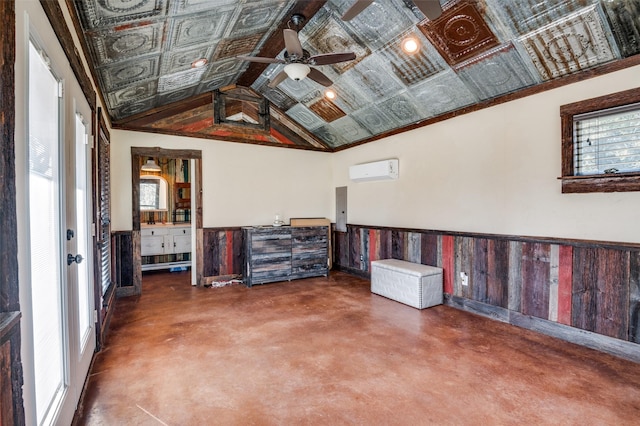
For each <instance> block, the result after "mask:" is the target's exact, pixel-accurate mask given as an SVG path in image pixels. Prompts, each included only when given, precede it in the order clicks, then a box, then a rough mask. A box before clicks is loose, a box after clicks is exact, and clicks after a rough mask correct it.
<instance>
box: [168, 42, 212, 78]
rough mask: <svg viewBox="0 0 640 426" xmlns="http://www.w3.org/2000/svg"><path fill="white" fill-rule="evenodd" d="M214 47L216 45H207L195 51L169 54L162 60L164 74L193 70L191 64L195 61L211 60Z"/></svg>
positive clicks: (194, 49)
mask: <svg viewBox="0 0 640 426" xmlns="http://www.w3.org/2000/svg"><path fill="white" fill-rule="evenodd" d="M214 47H215V45H212V44H205V45H202V46H198V47H196V48H193V49H188V50H181V51H172V52H167V53H165V54H164V56H163V58H162V73H163V74H173V73H175V72H178V71H185V70H188V69H191V64H192V63H193V62H194V61H195V60H197V59H202V58H204V59H206V60H209V58H210V57H211V52H213V48H214Z"/></svg>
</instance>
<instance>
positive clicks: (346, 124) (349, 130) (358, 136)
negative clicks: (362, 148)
mask: <svg viewBox="0 0 640 426" xmlns="http://www.w3.org/2000/svg"><path fill="white" fill-rule="evenodd" d="M331 127H333V129H334V130H335V131H336V132H337V133H338V134H339V135H340V136H341V137H343V138H344V139H346V140H347V142H355V141H359V140H362V139H366V138H368V137H370V136H371V133H370V132H369V131H368V130H367V129H365V128H364V127H362V126H360V124H358V123H357V122H356V121H355V120H354V119H353V118H351V117H349V116H345V117H342V118H341V119H339V120H336V121H334V122H332V123H331Z"/></svg>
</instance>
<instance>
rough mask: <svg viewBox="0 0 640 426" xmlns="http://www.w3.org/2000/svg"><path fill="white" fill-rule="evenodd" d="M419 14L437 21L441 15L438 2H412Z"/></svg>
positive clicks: (414, 0)
mask: <svg viewBox="0 0 640 426" xmlns="http://www.w3.org/2000/svg"><path fill="white" fill-rule="evenodd" d="M413 3H414V4H415V5H416V7H417V8H418V9H420V12H422V13H424V16H426V17H427V18H429V19H430V20H432V21H433V20H434V19H438V18H439V17H440V15H442V6H440V1H439V0H413Z"/></svg>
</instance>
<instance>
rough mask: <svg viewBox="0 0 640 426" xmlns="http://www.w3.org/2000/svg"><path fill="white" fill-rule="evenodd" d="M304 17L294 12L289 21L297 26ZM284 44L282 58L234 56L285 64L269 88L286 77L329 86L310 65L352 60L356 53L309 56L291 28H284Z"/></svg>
mask: <svg viewBox="0 0 640 426" xmlns="http://www.w3.org/2000/svg"><path fill="white" fill-rule="evenodd" d="M304 19H305V18H304V16H302V15H300V14H295V15H293V16H292V17H291V22H293V24H294V25H296V27H298V26H299V25H300V24H301V23H302V22H304ZM284 46H285V52H284V59H278V58H264V57H261V56H237V57H236V58H237V59H240V60H243V61H251V62H260V63H263V64H286V65H285V66H284V70H282V71H280V72H279V73H278V75H276V76H275V77H274V78H273V80H271V82H270V83H269V84H268V86H269V87H271V88H274V87H276V86H277V85H278V84H280V83H282V82H283V81H284V80H285V79H286V78H287V77H289V78H290V79H292V80H296V81H299V80H302V79H304V78H305V77H309V78H310V79H311V80H313V81H315V82H316V83H319V84H322V85H323V86H326V87H328V86H331V85H332V84H333V82H332V81H331V79H329V77H327V76H326V75H324V74H323V73H322V72H321V71H319V70H317V69H315V68H311V67H312V66H315V65H331V64H337V63H339V62H345V61H352V60H354V59H355V58H356V54H355V53H353V52H343V53H325V54H322V55H314V56H311V55H310V54H309V52H308V51H306V50H305V49H303V48H302V44H301V43H300V39H299V38H298V33H297V32H296V31H295V30H292V29H285V30H284Z"/></svg>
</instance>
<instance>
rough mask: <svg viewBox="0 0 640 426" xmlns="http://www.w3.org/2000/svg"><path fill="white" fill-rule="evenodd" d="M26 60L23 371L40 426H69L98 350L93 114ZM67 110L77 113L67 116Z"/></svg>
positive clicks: (36, 61)
mask: <svg viewBox="0 0 640 426" xmlns="http://www.w3.org/2000/svg"><path fill="white" fill-rule="evenodd" d="M28 62H29V80H28V90H29V96H28V99H29V101H28V107H29V108H28V132H29V140H28V144H29V147H28V156H29V166H28V168H29V178H28V194H29V195H28V203H29V205H28V210H29V270H30V282H31V286H30V290H31V291H30V292H31V300H30V306H29V307H27V309H28V311H29V312H30V313H31V317H32V336H33V363H32V365H25V368H30V369H32V370H33V377H34V382H35V383H34V384H33V385H34V390H35V392H34V393H35V401H34V402H35V404H34V405H35V413H34V414H35V415H34V417H35V418H36V421H37V424H38V425H49V424H55V423H61V424H70V423H71V420H72V418H73V413H74V411H75V408H76V404H77V402H78V400H79V397H80V393H81V391H82V386H83V384H84V380H85V378H86V375H87V372H88V369H89V364H90V362H91V358H92V356H93V351H94V349H95V321H94V309H95V306H94V302H93V274H91V273H90V271H91V267H92V265H91V262H90V259H91V258H92V255H91V244H90V242H89V241H90V238H91V232H90V230H91V226H90V212H91V209H90V208H89V207H88V206H89V205H90V204H89V200H90V199H91V185H90V177H89V176H90V173H89V171H90V170H91V169H90V167H89V166H88V164H89V158H90V157H91V156H90V155H89V150H90V146H89V144H88V140H89V138H88V135H89V133H90V132H89V130H90V127H89V124H88V122H87V120H86V119H85V118H84V117H90V116H91V111H90V109H89V107H88V104H87V103H86V100H84V98H82V97H81V96H80V97H78V98H77V99H76V100H73V102H71V100H70V99H73V97H72V96H69V100H67V102H65V101H66V99H65V97H64V95H63V90H62V83H61V81H60V79H59V78H58V77H57V76H56V74H55V73H54V72H53V70H52V66H51V61H50V60H49V58H48V56H47V54H46V53H45V51H44V49H41V48H39V46H38V45H36V44H34V43H33V42H30V44H29V57H28ZM70 92H72V91H70ZM69 110H75V114H73V113H67V114H65V111H69ZM81 110H82V112H81ZM85 114H86V115H85ZM65 118H66V120H65ZM65 135H68V136H67V137H65ZM65 140H66V141H67V143H66V144H65V142H64V141H65Z"/></svg>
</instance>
